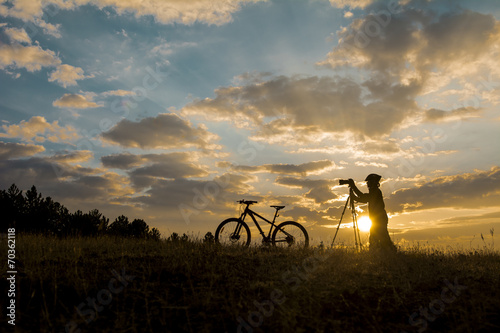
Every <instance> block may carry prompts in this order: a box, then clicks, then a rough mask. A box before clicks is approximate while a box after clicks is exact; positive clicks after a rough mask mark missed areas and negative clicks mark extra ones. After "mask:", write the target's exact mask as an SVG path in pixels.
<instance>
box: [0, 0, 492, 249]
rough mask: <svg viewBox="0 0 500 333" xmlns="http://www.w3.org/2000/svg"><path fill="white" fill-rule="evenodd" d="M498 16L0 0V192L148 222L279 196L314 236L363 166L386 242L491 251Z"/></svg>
mask: <svg viewBox="0 0 500 333" xmlns="http://www.w3.org/2000/svg"><path fill="white" fill-rule="evenodd" d="M499 20H500V4H499V2H498V1H494V0H490V1H480V2H479V1H464V0H462V1H451V0H449V1H444V0H435V1H431V0H419V1H410V0H404V1H403V0H400V1H396V0H393V1H375V0H355V1H347V0H329V1H328V0H304V1H285V0H267V1H266V0H220V1H215V0H196V1H183V0H182V1H181V0H165V1H162V0H130V1H118V0H67V1H66V0H47V1H44V0H10V1H1V2H0V115H1V117H0V120H1V124H0V186H1V188H2V189H7V188H8V187H9V186H10V185H11V184H12V183H15V184H16V185H17V186H18V187H19V188H20V189H23V190H27V189H29V188H30V187H31V186H32V185H35V186H36V187H37V189H38V190H39V192H41V193H42V195H44V196H50V197H52V198H53V199H54V200H56V201H59V202H61V203H62V204H63V205H65V206H66V207H67V208H68V209H70V211H76V210H77V209H80V210H82V211H84V212H85V211H89V210H91V209H94V208H97V209H99V210H100V211H101V212H102V213H103V214H104V215H105V216H107V217H108V218H110V220H111V221H112V220H114V218H116V217H117V216H119V215H122V214H123V215H126V216H128V217H129V219H134V218H142V219H144V220H145V221H146V222H147V223H148V224H149V225H150V227H156V228H158V229H159V230H160V232H161V233H162V234H163V235H164V236H168V235H170V234H171V233H172V232H177V233H186V234H188V235H193V236H196V237H203V236H204V235H205V233H207V232H208V231H210V232H212V233H215V229H216V227H217V225H218V224H219V223H220V222H221V221H222V220H224V219H226V218H229V217H236V216H238V214H239V213H241V207H240V206H239V205H238V204H237V203H236V201H237V200H241V199H247V200H257V201H258V202H259V203H258V204H257V205H255V206H252V207H253V208H254V209H255V210H256V211H257V212H259V213H261V214H263V215H264V216H266V217H272V214H273V209H272V208H269V205H286V208H285V209H284V210H283V211H281V212H280V215H281V216H280V217H279V218H278V221H285V220H295V221H299V222H301V223H302V224H303V225H304V226H305V227H306V229H307V230H308V232H309V234H310V237H311V239H312V242H313V244H318V243H319V242H320V241H323V242H324V243H329V242H331V239H332V237H333V234H334V231H335V228H336V227H337V225H338V223H339V218H340V216H341V213H342V209H343V207H344V204H345V202H346V200H347V196H348V193H349V192H348V188H347V187H346V186H339V179H347V178H352V179H354V180H355V181H356V184H357V185H358V187H359V188H360V189H361V190H362V191H364V192H366V191H367V188H366V184H365V182H364V179H365V177H366V176H367V175H368V174H370V173H377V174H379V175H381V176H382V184H381V190H382V192H383V194H384V199H385V204H386V210H387V213H388V215H389V233H390V235H391V237H392V239H393V240H394V241H395V242H396V243H397V244H399V245H401V246H424V245H432V246H437V247H443V248H452V249H469V248H483V247H484V246H486V247H488V248H491V247H492V246H494V245H493V244H494V239H495V238H497V237H498V235H497V234H498V233H499V232H500V200H499V199H500V149H499V148H500V143H499V142H500V140H499V139H500V131H499V129H500V126H499V125H500V66H499V65H500V60H499V59H500V21H499ZM357 210H358V213H359V214H360V217H363V216H366V215H367V207H366V206H364V205H357ZM363 219H364V218H363ZM350 221H351V216H350V213H349V212H346V216H345V217H344V220H343V222H342V226H345V227H346V228H342V229H341V233H340V236H339V237H340V238H339V241H340V242H341V243H344V244H349V243H352V242H353V240H354V239H353V238H354V237H353V235H352V229H349V228H347V227H348V226H349V222H350ZM252 233H253V238H254V239H255V238H257V237H258V235H257V233H256V229H255V228H252ZM495 233H496V234H495ZM367 239H368V234H367V233H366V232H363V233H362V240H363V241H364V242H366V241H367ZM496 246H497V248H498V246H500V241H497V244H496Z"/></svg>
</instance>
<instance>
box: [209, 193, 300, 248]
mask: <svg viewBox="0 0 500 333" xmlns="http://www.w3.org/2000/svg"><path fill="white" fill-rule="evenodd" d="M236 202H238V203H240V204H243V205H246V206H245V210H244V211H243V213H242V214H241V216H240V217H239V218H237V217H232V218H229V219H227V220H224V221H222V222H221V224H219V226H218V227H217V230H216V231H215V240H216V241H217V242H218V243H221V244H224V245H241V246H249V245H250V239H251V234H250V228H249V227H248V224H247V223H246V222H245V218H246V217H247V216H250V217H251V218H252V220H253V222H254V223H255V225H256V226H257V229H259V233H260V234H261V236H262V242H263V243H264V244H272V245H273V246H276V247H297V248H299V247H304V248H305V247H307V246H309V235H308V234H307V231H306V229H305V228H304V227H303V226H302V225H300V224H299V223H297V222H295V221H286V222H283V223H281V224H279V225H277V226H276V225H275V221H276V218H277V217H278V216H279V215H278V212H279V211H280V210H281V209H283V208H285V206H270V207H272V208H274V209H276V212H275V213H274V218H273V221H272V222H271V221H269V220H268V219H266V218H264V217H262V216H261V215H259V214H257V213H256V212H254V211H253V210H251V209H250V206H251V205H253V204H256V203H257V201H251V200H238V201H236ZM256 217H258V218H260V219H261V220H263V221H266V222H267V223H269V224H270V225H271V228H270V229H269V233H268V234H267V235H266V234H265V232H264V231H263V230H262V228H261V227H260V225H259V223H258V222H257V219H256ZM271 232H272V236H271Z"/></svg>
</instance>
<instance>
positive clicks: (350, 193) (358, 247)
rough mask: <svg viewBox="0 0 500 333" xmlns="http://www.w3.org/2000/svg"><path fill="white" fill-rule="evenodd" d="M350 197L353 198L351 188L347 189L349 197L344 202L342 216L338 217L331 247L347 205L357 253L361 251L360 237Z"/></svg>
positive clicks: (354, 209) (352, 201)
mask: <svg viewBox="0 0 500 333" xmlns="http://www.w3.org/2000/svg"><path fill="white" fill-rule="evenodd" d="M352 197H353V193H352V188H351V187H349V197H348V198H347V201H346V202H345V206H344V210H343V211H342V215H341V216H340V221H339V225H338V226H337V231H335V236H333V240H332V246H331V247H333V243H334V242H335V239H336V238H337V234H338V232H339V229H340V224H341V223H342V219H343V217H344V213H345V210H346V208H347V205H349V208H350V209H351V215H352V227H353V229H354V242H355V244H356V250H358V251H359V250H360V249H361V237H360V236H359V227H358V216H357V214H356V207H355V206H354V199H353V198H352Z"/></svg>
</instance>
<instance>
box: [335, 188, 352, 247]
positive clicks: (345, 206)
mask: <svg viewBox="0 0 500 333" xmlns="http://www.w3.org/2000/svg"><path fill="white" fill-rule="evenodd" d="M350 198H351V197H350V196H349V197H348V198H347V201H346V202H345V205H344V210H343V211H342V215H340V220H339V225H338V226H337V231H335V236H333V240H332V245H331V246H330V247H333V243H334V242H335V238H337V234H338V232H339V229H340V224H341V223H342V219H343V218H344V213H345V210H346V208H347V204H348V203H349V199H350Z"/></svg>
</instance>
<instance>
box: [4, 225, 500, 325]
mask: <svg viewBox="0 0 500 333" xmlns="http://www.w3.org/2000/svg"><path fill="white" fill-rule="evenodd" d="M2 245H3V244H2ZM16 245H17V251H18V271H19V273H18V275H17V286H18V294H17V305H18V306H17V318H16V328H17V331H18V332H36V331H40V332H65V330H66V329H65V327H66V326H68V331H72V330H71V329H70V328H71V327H73V328H75V327H76V326H77V328H78V329H80V330H81V331H82V332H226V331H227V332H236V331H237V329H238V326H239V328H240V330H241V331H243V332H246V331H254V332H258V331H262V332H339V331H340V332H400V331H407V332H417V331H419V330H420V331H423V329H424V328H425V331H426V332H444V331H454V332H478V331H484V332H488V331H495V330H496V329H498V328H499V327H500V320H499V318H500V310H499V309H500V297H499V296H500V295H499V292H500V274H499V273H500V256H499V255H498V254H497V253H495V252H493V251H491V250H488V249H485V250H482V251H449V250H443V249H439V250H436V249H429V248H421V247H420V248H413V249H407V250H405V251H404V252H400V253H398V254H395V255H382V254H378V255H377V254H373V253H369V252H367V251H362V252H359V253H358V252H356V251H354V250H353V249H349V248H336V249H318V248H311V249H305V250H287V249H275V248H269V247H251V248H239V247H235V248H233V247H221V246H216V244H211V243H203V242H202V241H175V242H172V241H158V242H154V241H141V240H133V239H122V238H108V237H101V238H68V239H57V238H50V237H44V236H34V235H18V239H17V242H16ZM5 248H6V247H5V246H2V249H4V252H3V253H6V250H5ZM6 270H7V269H6V267H4V269H3V271H2V272H6ZM113 271H114V273H113ZM123 272H125V274H126V275H128V276H129V277H131V276H133V278H132V279H131V280H130V281H128V282H127V283H126V284H127V285H126V286H124V287H123V288H121V290H120V292H117V293H110V292H108V293H106V290H109V288H110V287H109V286H110V281H112V280H113V279H115V280H114V281H113V282H112V283H114V286H115V287H116V286H119V283H118V280H117V279H116V275H115V273H119V274H122V273H123ZM2 274H4V273H2ZM5 281H6V280H5V278H2V282H1V283H2V286H3V287H4V288H3V289H2V290H6V288H7V287H6V286H7V284H6V282H5ZM446 281H448V282H446ZM447 283H451V284H452V285H454V284H456V283H457V284H458V285H460V286H465V287H466V289H463V288H462V289H459V290H458V291H457V293H458V295H454V294H450V292H451V291H450V290H448V291H445V292H444V293H443V289H444V288H448V289H449V286H448V284H447ZM465 287H464V288H465ZM103 290H104V292H103ZM97 295H101V296H104V295H106V296H109V295H112V299H111V300H109V297H108V298H104V300H105V301H106V302H105V303H106V304H105V305H103V304H100V303H98V302H97V304H95V306H90V305H88V304H89V303H88V302H89V301H88V299H89V298H90V299H92V298H94V299H97ZM442 295H445V296H448V298H446V300H447V301H449V300H450V299H451V298H452V296H454V299H453V301H451V302H446V303H445V302H443V301H440V300H441V298H442ZM101 299H103V297H101ZM440 302H441V303H442V304H441V303H440ZM81 304H83V307H81V309H82V308H83V309H84V311H87V312H86V313H87V314H86V315H84V316H83V317H82V316H81V315H80V314H79V313H78V311H77V308H78V307H79V306H80V305H81ZM3 305H4V304H2V306H3ZM430 305H431V307H430ZM432 306H433V307H432ZM422 309H423V310H424V311H425V309H428V310H427V317H426V316H424V315H421V311H422ZM432 309H433V310H434V311H435V312H436V313H437V314H435V313H433V312H432ZM91 312H93V313H94V315H95V318H93V317H92V316H91V315H89V313H91ZM415 314H416V315H415ZM412 316H413V317H412ZM91 317H92V320H89V322H86V321H85V319H90V318H91ZM412 318H413V319H412ZM6 320H7V319H6V318H4V317H2V321H4V322H3V323H2V325H4V324H5V325H4V327H6V326H9V325H7V323H6ZM424 325H425V327H424ZM73 331H75V332H76V329H74V330H73Z"/></svg>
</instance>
